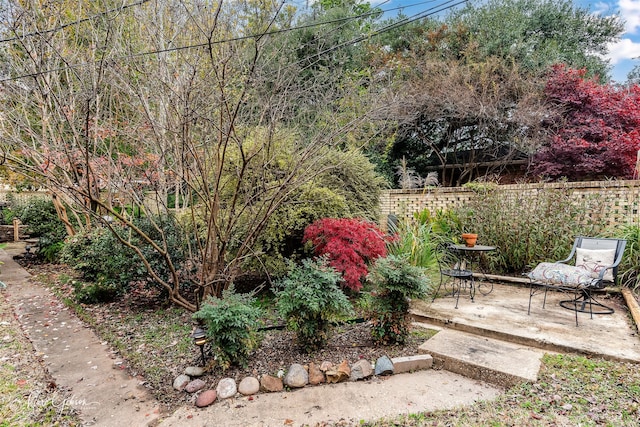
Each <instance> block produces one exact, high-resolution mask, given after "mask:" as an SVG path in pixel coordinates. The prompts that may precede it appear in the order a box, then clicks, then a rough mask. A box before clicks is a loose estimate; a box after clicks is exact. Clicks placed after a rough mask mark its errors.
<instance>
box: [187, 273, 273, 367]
mask: <svg viewBox="0 0 640 427" xmlns="http://www.w3.org/2000/svg"><path fill="white" fill-rule="evenodd" d="M263 316H264V310H263V309H262V308H260V307H259V306H258V305H257V304H256V298H255V296H254V295H253V294H240V293H236V292H235V289H234V287H233V285H232V286H230V287H229V288H228V289H227V290H225V291H223V293H222V298H216V297H214V296H209V297H208V298H207V299H206V300H205V301H204V304H203V305H202V307H201V308H200V310H199V311H197V312H196V313H194V315H193V318H194V319H197V320H201V321H203V323H204V326H205V330H206V333H207V339H208V342H209V343H210V345H211V349H212V351H213V353H214V355H215V357H216V362H217V363H218V365H219V366H220V367H221V368H222V369H227V368H229V367H230V366H231V365H239V366H243V367H246V366H247V363H248V361H249V357H250V356H251V353H252V352H253V350H255V349H256V348H258V346H259V345H260V334H259V332H258V329H259V327H260V319H261V318H262V317H263Z"/></svg>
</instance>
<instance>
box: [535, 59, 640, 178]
mask: <svg viewBox="0 0 640 427" xmlns="http://www.w3.org/2000/svg"><path fill="white" fill-rule="evenodd" d="M585 74H586V70H574V69H569V68H566V67H565V66H563V65H558V66H556V67H554V68H553V72H552V73H551V76H550V78H549V80H548V82H547V86H546V89H545V91H546V96H547V98H548V100H549V101H550V102H551V103H552V104H554V105H555V106H556V107H559V109H560V110H561V111H562V119H563V120H564V121H563V125H562V127H561V128H560V129H559V130H558V131H557V132H556V133H555V135H553V136H552V137H551V140H550V143H549V144H548V145H546V146H545V147H543V148H542V149H541V150H540V151H539V152H538V153H537V154H536V155H535V156H534V159H533V172H534V174H537V175H542V176H548V177H551V178H559V177H567V178H569V179H578V180H580V179H597V178H604V177H619V178H632V177H633V176H634V172H635V167H636V159H637V152H638V149H639V148H640V132H639V131H638V128H639V127H640V87H638V86H637V85H631V86H629V87H621V86H615V85H611V84H604V85H603V84H600V83H598V81H597V80H595V79H586V78H585Z"/></svg>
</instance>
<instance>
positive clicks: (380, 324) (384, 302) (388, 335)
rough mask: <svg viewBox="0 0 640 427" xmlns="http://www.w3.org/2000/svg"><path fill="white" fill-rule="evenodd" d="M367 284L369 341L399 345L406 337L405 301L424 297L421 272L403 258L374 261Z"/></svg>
mask: <svg viewBox="0 0 640 427" xmlns="http://www.w3.org/2000/svg"><path fill="white" fill-rule="evenodd" d="M367 280H368V281H369V282H370V283H371V284H372V285H373V287H374V289H375V295H374V298H373V301H371V309H370V312H369V315H368V317H369V319H370V320H371V321H372V323H373V328H372V332H371V333H372V338H373V340H374V341H375V342H377V343H379V344H384V345H388V344H396V343H397V344H403V343H404V342H405V341H406V339H407V336H408V334H409V300H410V298H421V297H424V296H425V295H426V294H427V292H428V289H429V281H428V279H427V277H426V275H425V270H424V269H423V268H421V267H416V266H414V265H411V264H410V263H409V261H408V260H407V258H406V257H400V256H395V255H389V256H388V257H386V258H379V259H378V260H377V261H376V263H375V264H374V266H373V268H372V269H371V272H370V273H369V276H368V277H367Z"/></svg>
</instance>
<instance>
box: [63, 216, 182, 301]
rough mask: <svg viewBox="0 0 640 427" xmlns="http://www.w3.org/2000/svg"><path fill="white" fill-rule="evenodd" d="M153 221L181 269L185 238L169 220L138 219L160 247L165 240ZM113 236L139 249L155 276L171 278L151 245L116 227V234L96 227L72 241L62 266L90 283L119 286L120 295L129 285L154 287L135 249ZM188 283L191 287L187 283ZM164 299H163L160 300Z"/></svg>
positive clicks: (137, 222)
mask: <svg viewBox="0 0 640 427" xmlns="http://www.w3.org/2000/svg"><path fill="white" fill-rule="evenodd" d="M152 220H153V221H156V222H157V224H159V227H160V228H161V230H162V232H163V236H164V239H166V245H167V248H168V250H169V253H170V254H171V256H172V260H173V262H174V265H175V266H176V267H177V268H180V267H181V265H182V263H183V262H184V259H185V252H184V249H183V240H182V236H183V234H182V231H181V229H180V227H179V226H178V225H177V223H176V222H175V221H173V220H171V219H168V218H148V217H143V218H138V219H136V220H135V224H136V226H138V227H139V228H140V229H142V230H143V231H144V232H145V233H147V235H148V236H149V237H151V238H152V239H154V241H156V242H157V243H158V244H160V246H164V243H163V242H162V238H163V236H161V235H160V232H159V231H158V229H157V228H156V227H155V226H154V225H153V223H152ZM114 232H115V233H118V234H119V235H121V236H122V237H123V238H125V239H128V240H129V241H131V242H132V243H133V244H134V245H136V246H137V247H138V248H140V250H141V251H142V253H143V255H144V256H145V258H146V259H147V261H148V262H149V263H150V264H151V266H152V267H153V268H154V269H155V271H156V272H159V274H160V275H161V276H164V277H169V274H170V273H169V267H168V266H167V263H166V260H165V259H164V258H163V257H161V256H160V255H159V254H158V253H157V252H156V251H155V250H154V249H153V248H152V247H151V245H149V244H148V243H146V242H143V241H142V240H141V239H140V238H139V237H138V236H137V235H129V230H128V229H127V228H125V227H120V226H118V225H115V224H114V225H113V231H112V230H109V229H107V228H104V227H96V228H94V229H92V230H91V231H89V232H85V233H79V234H77V235H75V236H73V237H71V238H69V239H68V240H67V242H66V245H65V247H64V249H63V250H62V252H61V260H62V262H64V263H66V264H69V265H71V266H72V267H73V268H74V270H76V271H79V272H80V273H82V277H83V278H84V279H85V280H87V281H93V282H103V283H111V284H113V286H117V287H118V289H119V291H118V292H117V294H118V295H121V294H123V293H124V292H126V291H127V290H128V288H129V285H130V283H131V282H134V281H136V282H144V283H146V286H154V284H153V280H152V279H151V277H150V276H149V273H148V271H147V269H146V267H145V266H144V264H143V263H142V260H141V259H140V257H139V256H138V255H137V254H136V253H135V252H134V251H133V250H132V249H130V248H128V247H127V246H125V245H123V244H122V243H121V242H120V240H118V238H117V237H116V235H115V234H114ZM185 283H186V286H188V282H185ZM163 291H164V289H163ZM163 296H164V295H160V297H163Z"/></svg>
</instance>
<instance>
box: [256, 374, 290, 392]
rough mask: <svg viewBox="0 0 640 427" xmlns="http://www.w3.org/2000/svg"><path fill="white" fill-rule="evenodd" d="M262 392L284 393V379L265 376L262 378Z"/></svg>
mask: <svg viewBox="0 0 640 427" xmlns="http://www.w3.org/2000/svg"><path fill="white" fill-rule="evenodd" d="M260 390H263V391H266V392H274V391H282V390H284V384H283V383H282V378H278V377H273V376H271V375H264V376H263V377H262V378H260Z"/></svg>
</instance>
